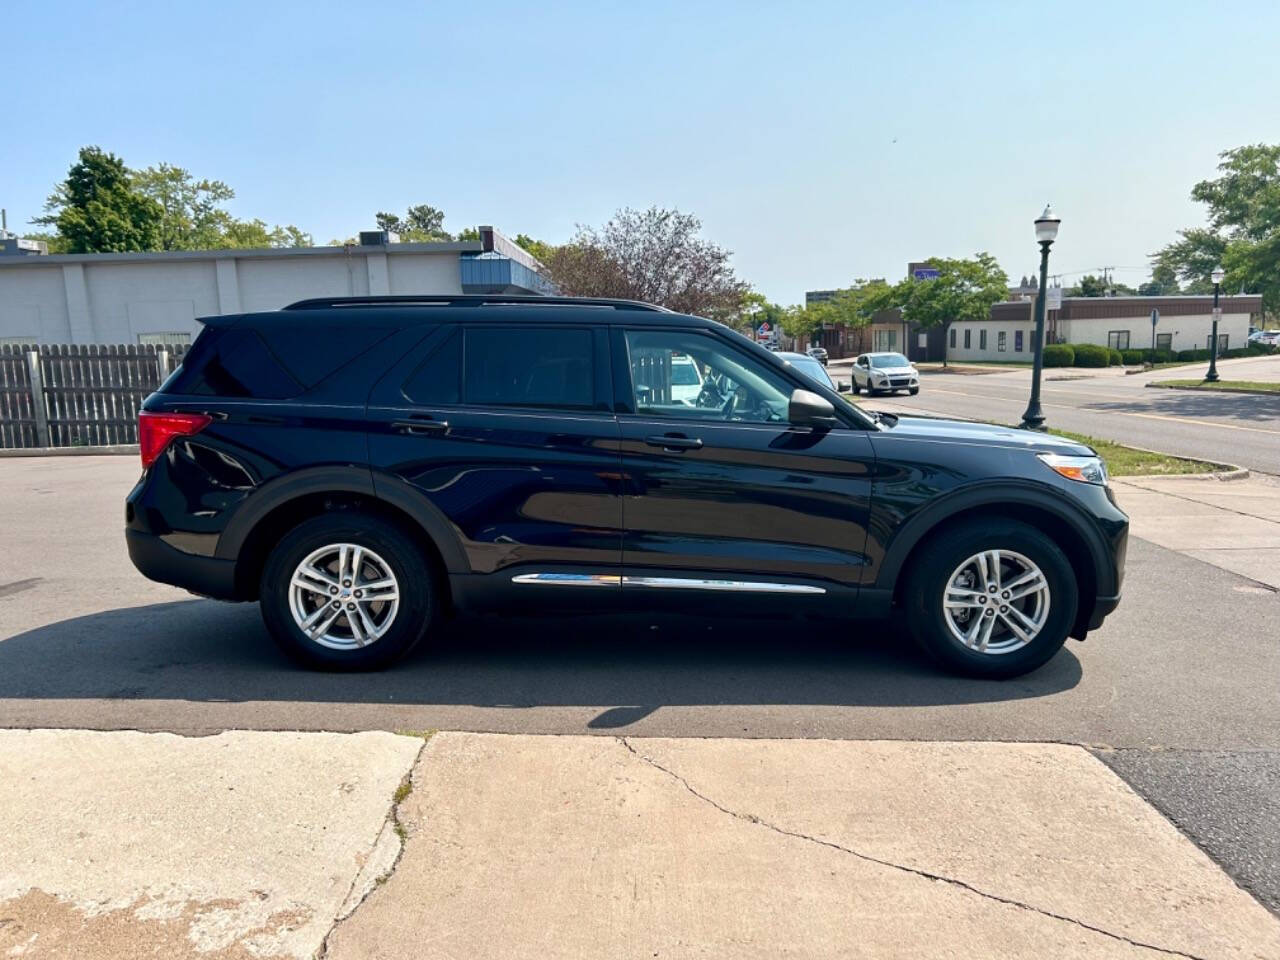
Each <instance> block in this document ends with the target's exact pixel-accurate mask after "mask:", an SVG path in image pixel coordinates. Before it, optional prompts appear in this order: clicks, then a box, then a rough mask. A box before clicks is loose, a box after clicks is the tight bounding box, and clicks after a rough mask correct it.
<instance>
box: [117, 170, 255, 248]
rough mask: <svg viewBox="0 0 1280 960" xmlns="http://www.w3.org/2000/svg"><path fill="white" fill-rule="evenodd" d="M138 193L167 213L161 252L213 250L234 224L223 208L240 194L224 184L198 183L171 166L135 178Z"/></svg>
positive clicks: (164, 220)
mask: <svg viewBox="0 0 1280 960" xmlns="http://www.w3.org/2000/svg"><path fill="white" fill-rule="evenodd" d="M133 186H134V189H135V190H137V191H138V192H139V193H141V194H142V195H143V196H146V197H150V198H151V199H152V200H154V201H156V203H158V204H159V205H160V207H161V208H162V210H163V211H164V213H163V216H162V218H161V221H160V249H161V250H210V249H214V248H216V247H218V246H221V244H220V243H219V241H220V240H221V238H222V235H223V233H224V232H225V231H226V228H227V224H228V222H229V221H230V220H231V216H230V214H228V213H227V211H226V210H224V209H223V208H222V206H221V204H223V203H225V202H226V201H228V200H230V199H232V198H233V197H234V196H235V195H236V194H235V191H234V190H232V189H231V188H230V187H229V186H227V185H226V184H225V183H223V182H222V181H221V180H197V179H195V177H193V176H192V175H191V173H190V172H189V171H187V170H184V169H183V168H182V167H175V166H173V165H171V164H168V163H162V164H160V165H159V166H155V167H147V168H146V169H145V170H139V171H136V172H135V173H134V174H133Z"/></svg>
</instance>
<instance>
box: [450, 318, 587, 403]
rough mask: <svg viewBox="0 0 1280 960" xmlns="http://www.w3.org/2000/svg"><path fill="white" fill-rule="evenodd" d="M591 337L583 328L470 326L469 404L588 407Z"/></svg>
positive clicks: (466, 381)
mask: <svg viewBox="0 0 1280 960" xmlns="http://www.w3.org/2000/svg"><path fill="white" fill-rule="evenodd" d="M591 344H592V333H591V330H589V329H582V328H576V329H574V328H556V327H471V328H469V329H468V330H467V331H466V348H465V351H464V355H465V359H464V362H463V371H464V372H463V393H464V395H465V396H466V400H467V403H475V404H488V405H495V406H511V407H573V408H590V407H591V405H592V398H593V396H594V393H595V377H594V369H593V362H592V345H591Z"/></svg>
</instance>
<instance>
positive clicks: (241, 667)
mask: <svg viewBox="0 0 1280 960" xmlns="http://www.w3.org/2000/svg"><path fill="white" fill-rule="evenodd" d="M136 476H137V465H136V461H135V459H134V458H132V457H123V456H115V457H110V456H107V457H94V456H85V457H58V458H14V459H5V460H0V489H3V490H4V491H5V492H6V496H5V497H4V499H3V501H2V502H0V526H2V528H3V529H4V531H5V546H6V549H5V551H4V552H3V554H2V555H0V624H2V626H0V725H3V726H6V727H24V728H33V727H77V728H91V729H140V730H164V731H174V732H179V733H186V734H208V733H212V732H217V731H221V730H225V729H261V730H299V729H301V730H338V731H347V730H429V729H449V730H469V731H497V732H512V733H517V732H518V733H576V734H583V733H585V734H614V735H617V734H625V735H627V736H629V737H631V736H634V737H648V736H664V737H788V738H794V737H802V738H832V739H873V740H878V739H886V740H972V741H1041V742H1046V741H1047V742H1065V743H1074V744H1082V745H1086V746H1089V747H1090V748H1092V749H1094V750H1095V751H1096V753H1097V755H1098V756H1099V757H1100V758H1101V759H1103V760H1104V762H1106V763H1108V764H1109V765H1110V766H1111V767H1112V768H1113V769H1114V770H1116V771H1117V772H1118V773H1120V774H1121V776H1123V777H1125V778H1126V779H1127V780H1128V781H1129V782H1130V783H1131V784H1132V785H1133V786H1134V787H1135V788H1136V789H1138V791H1139V792H1140V793H1142V794H1143V795H1145V796H1147V797H1148V798H1149V799H1151V800H1152V801H1153V802H1154V803H1155V804H1156V805H1157V807H1158V808H1159V809H1161V810H1163V811H1164V812H1166V814H1168V815H1169V816H1171V817H1172V818H1173V819H1174V820H1175V822H1176V823H1178V825H1179V826H1181V827H1182V828H1183V829H1184V830H1185V831H1186V832H1188V833H1189V834H1190V835H1191V836H1192V837H1193V838H1194V839H1197V840H1198V841H1199V842H1200V843H1201V844H1202V846H1204V847H1205V848H1206V849H1207V850H1208V851H1209V852H1210V853H1211V854H1212V855H1214V856H1215V857H1216V858H1218V859H1219V861H1220V862H1222V863H1223V864H1224V865H1225V866H1226V868H1227V869H1228V870H1229V871H1230V872H1231V873H1232V874H1233V875H1234V876H1236V877H1237V879H1239V880H1240V881H1241V882H1243V883H1245V884H1246V885H1248V886H1249V887H1250V889H1252V890H1254V891H1255V892H1256V893H1257V894H1258V895H1259V896H1260V897H1261V898H1262V899H1263V900H1264V901H1265V902H1268V903H1270V904H1271V906H1272V907H1273V909H1274V908H1276V906H1277V905H1280V875H1278V871H1277V866H1276V864H1277V863H1278V862H1280V829H1278V827H1280V801H1278V799H1277V798H1280V698H1278V697H1277V696H1276V692H1277V684H1278V680H1280V644H1277V638H1280V595H1277V593H1276V592H1275V591H1274V590H1273V589H1270V588H1268V587H1266V586H1264V585H1262V584H1260V583H1258V582H1256V581H1254V580H1250V579H1247V578H1245V577H1241V576H1238V575H1236V574H1233V573H1230V572H1228V571H1226V570H1224V569H1220V568H1219V567H1217V566H1214V565H1211V564H1209V563H1205V562H1202V561H1200V560H1197V559H1194V558H1192V557H1190V556H1188V555H1185V554H1184V553H1181V552H1178V551H1176V550H1170V549H1165V548H1163V547H1159V546H1156V545H1155V544H1153V543H1150V542H1147V541H1144V540H1143V539H1141V536H1140V534H1141V529H1137V531H1136V532H1137V533H1138V534H1139V537H1138V538H1136V539H1134V540H1133V541H1132V542H1131V545H1130V550H1129V564H1128V576H1127V580H1126V583H1125V591H1124V593H1125V599H1124V602H1123V604H1122V605H1121V607H1120V609H1119V611H1118V612H1117V613H1116V614H1115V615H1114V616H1112V617H1111V618H1110V619H1108V620H1107V622H1106V624H1105V626H1104V627H1103V628H1102V629H1101V630H1099V631H1097V632H1096V633H1094V634H1091V635H1090V637H1089V639H1088V640H1087V641H1086V642H1084V643H1077V642H1074V641H1070V642H1068V645H1067V647H1066V648H1065V649H1064V650H1063V652H1062V653H1060V654H1059V655H1058V656H1057V657H1056V658H1055V659H1054V660H1053V661H1051V662H1050V663H1049V665H1048V666H1046V667H1045V668H1043V669H1041V670H1039V671H1037V672H1035V673H1033V674H1031V675H1029V676H1026V677H1023V678H1020V679H1017V680H1012V681H1007V682H1003V683H995V682H977V681H972V680H965V679H959V678H955V677H950V676H946V675H943V674H941V673H939V672H938V671H937V670H935V668H934V667H933V666H932V665H930V664H929V663H928V662H927V661H925V660H924V659H923V658H921V657H920V656H919V655H918V654H917V653H916V652H915V651H914V649H913V648H912V647H911V645H910V644H909V643H908V642H906V639H905V634H904V632H903V631H902V630H901V629H900V628H899V627H898V625H896V624H894V623H892V622H889V623H843V622H827V621H821V622H819V621H815V622H800V623H796V622H790V621H781V620H780V621H777V622H769V621H757V622H753V623H743V622H741V621H738V620H734V619H732V618H730V617H725V616H720V615H718V613H719V612H718V611H715V610H710V609H709V610H708V616H707V617H706V618H704V619H698V620H696V621H691V620H679V619H675V618H664V619H661V620H656V619H655V620H653V621H652V622H647V621H642V622H637V621H635V620H631V621H627V620H625V619H623V618H612V619H610V618H606V619H590V618H575V619H532V618H519V617H512V618H492V619H466V620H458V621H455V622H454V623H453V624H452V625H451V627H450V628H449V630H448V632H447V634H446V636H445V638H444V640H443V641H442V642H441V643H440V644H438V645H437V646H436V647H434V648H432V649H428V650H423V651H420V652H418V653H416V654H415V655H414V656H413V657H412V658H411V659H410V660H408V661H407V662H404V663H402V664H400V665H399V666H398V667H396V668H395V669H393V670H391V671H389V672H385V673H377V674H364V675H353V676H343V675H332V674H316V673H309V672H305V671H301V670H299V669H297V668H296V667H294V666H293V665H292V664H291V663H290V662H288V661H287V660H286V659H285V658H284V657H283V656H282V655H281V654H280V653H279V652H277V650H276V648H275V647H274V645H273V644H272V643H271V642H270V639H269V638H268V636H267V634H266V631H265V629H264V628H263V626H262V623H261V620H260V619H259V616H258V612H257V609H256V607H255V606H252V605H243V604H242V605H233V604H224V603H218V602H214V601H209V600H203V599H198V598H195V597H192V596H190V595H188V594H185V593H183V592H182V591H180V590H177V589H174V588H169V587H165V586H162V585H159V584H155V583H151V582H149V581H147V580H144V579H143V578H142V577H141V576H140V575H139V574H137V573H136V572H135V571H134V569H133V568H132V566H131V565H130V564H129V561H128V558H127V556H126V554H125V550H124V545H123V539H122V536H121V524H122V519H121V518H122V512H123V510H122V500H123V497H124V495H125V493H126V492H127V491H128V489H129V487H130V486H131V484H132V482H133V481H134V480H135V479H136ZM1205 482H1212V481H1205ZM1121 504H1122V506H1123V498H1122V499H1121ZM1224 784H1225V785H1228V786H1229V789H1223V785H1224Z"/></svg>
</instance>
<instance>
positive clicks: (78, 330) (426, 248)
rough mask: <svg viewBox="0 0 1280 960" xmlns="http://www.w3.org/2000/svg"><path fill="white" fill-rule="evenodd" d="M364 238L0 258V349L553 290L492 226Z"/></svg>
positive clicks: (179, 336) (186, 338) (163, 336)
mask: <svg viewBox="0 0 1280 960" xmlns="http://www.w3.org/2000/svg"><path fill="white" fill-rule="evenodd" d="M364 239H365V240H367V241H373V242H362V243H359V244H350V245H347V246H345V247H299V248H286V249H272V250H201V251H190V252H175V253H98V254H74V255H59V256H41V255H26V256H23V255H10V256H0V343H11V344H17V343H20V344H27V343H34V344H54V343H59V344H61V343H75V344H90V343H115V344H147V343H154V344H158V343H172V344H179V343H189V342H190V341H191V340H192V339H194V337H195V335H196V334H197V333H198V332H199V329H200V325H199V324H198V323H197V322H196V319H197V318H198V317H205V316H212V315H216V314H225V313H248V312H253V311H259V310H278V309H279V308H280V307H283V306H285V305H286V304H288V303H291V302H293V301H295V300H303V299H306V298H308V297H335V296H369V295H375V296H376V295H388V294H410V295H412V294H451V293H452V294H459V293H527V294H538V295H541V294H546V293H550V292H552V286H551V283H550V281H549V280H548V279H547V278H546V276H545V275H544V272H543V270H542V266H541V264H539V263H538V261H537V260H535V259H534V258H533V257H532V256H530V255H529V254H528V253H527V252H526V251H525V250H523V249H522V248H521V247H519V246H517V245H516V244H515V243H513V242H512V241H510V240H508V239H507V238H506V237H505V236H503V235H502V234H501V233H500V232H499V231H497V230H495V229H494V228H492V227H481V228H480V240H478V241H461V242H450V243H386V242H382V241H384V240H386V239H388V238H387V237H386V235H385V234H379V233H376V232H374V233H372V234H371V235H368V236H366V237H364ZM23 253H30V251H26V250H24V251H23Z"/></svg>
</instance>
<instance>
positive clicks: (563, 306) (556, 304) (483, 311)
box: [200, 294, 712, 327]
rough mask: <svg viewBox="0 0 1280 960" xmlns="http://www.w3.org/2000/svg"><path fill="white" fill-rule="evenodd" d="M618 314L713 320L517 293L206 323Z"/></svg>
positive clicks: (325, 301)
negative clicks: (610, 312)
mask: <svg viewBox="0 0 1280 960" xmlns="http://www.w3.org/2000/svg"><path fill="white" fill-rule="evenodd" d="M602 310H612V311H619V312H626V313H629V314H632V315H633V316H632V317H629V319H639V318H637V317H635V316H634V314H642V315H644V316H643V319H644V322H645V323H649V322H658V323H666V322H670V321H678V322H681V323H688V322H689V321H690V320H698V321H700V322H702V323H710V322H712V321H708V320H703V319H702V318H700V317H690V316H688V315H686V314H680V313H673V312H672V311H670V310H668V309H667V308H666V307H659V306H655V305H654V304H651V303H641V302H640V301H638V300H614V299H607V298H603V297H538V296H520V295H515V294H497V295H483V294H480V295H477V294H471V295H468V294H456V295H454V294H443V295H423V296H387V297H318V298H314V299H310V300H299V301H297V302H296V303H291V304H289V305H288V306H287V307H284V308H283V309H281V310H277V311H271V312H264V313H254V314H239V315H227V316H219V317H206V318H202V319H201V321H200V322H201V323H203V324H205V325H206V326H214V327H229V326H235V325H236V324H237V323H239V322H240V320H241V319H243V318H244V317H247V316H252V317H253V318H254V325H262V324H263V323H264V322H265V323H269V324H272V325H274V324H277V323H278V324H280V325H282V326H292V325H294V324H306V325H313V324H316V323H317V321H320V322H323V321H332V320H341V321H343V322H348V321H351V320H353V319H356V318H359V319H360V320H361V321H364V322H369V321H374V320H376V319H385V320H391V321H393V322H394V323H395V324H396V325H405V324H410V323H433V322H436V321H439V320H444V319H450V320H456V319H458V317H459V315H462V314H465V315H468V316H470V317H473V318H475V319H485V320H492V319H499V320H501V319H513V320H514V319H520V320H528V319H530V318H532V317H533V316H534V315H536V316H537V317H538V318H539V319H547V320H554V321H556V322H557V323H563V322H574V321H581V322H599V320H600V311H602Z"/></svg>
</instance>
